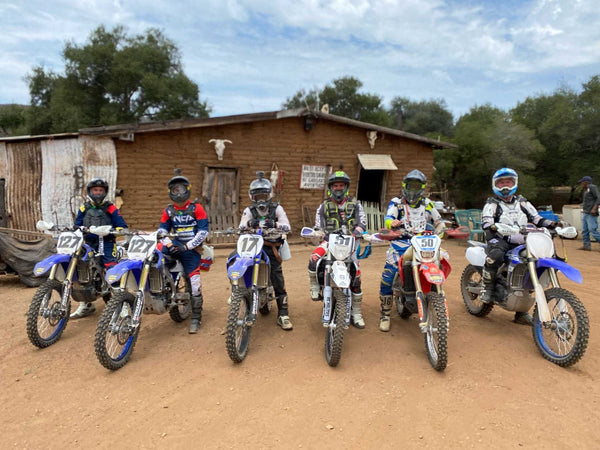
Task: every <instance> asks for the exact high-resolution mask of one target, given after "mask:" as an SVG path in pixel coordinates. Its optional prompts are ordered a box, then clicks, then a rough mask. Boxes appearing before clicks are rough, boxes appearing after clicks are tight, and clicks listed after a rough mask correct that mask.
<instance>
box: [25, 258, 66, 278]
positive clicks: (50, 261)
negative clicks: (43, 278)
mask: <svg viewBox="0 0 600 450" xmlns="http://www.w3.org/2000/svg"><path fill="white" fill-rule="evenodd" d="M70 260H71V255H65V254H64V253H55V254H54V255H50V256H48V257H47V258H46V259H43V260H41V261H40V262H39V263H37V264H36V265H35V267H34V268H33V274H34V275H35V276H36V277H39V276H40V275H43V274H45V273H46V272H48V271H49V270H50V269H52V267H53V266H54V265H56V264H62V263H66V264H68V263H69V261H70Z"/></svg>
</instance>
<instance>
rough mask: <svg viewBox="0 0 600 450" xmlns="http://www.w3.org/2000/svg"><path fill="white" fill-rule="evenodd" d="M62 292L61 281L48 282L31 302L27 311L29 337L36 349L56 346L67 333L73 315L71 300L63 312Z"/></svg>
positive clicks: (39, 289)
mask: <svg viewBox="0 0 600 450" xmlns="http://www.w3.org/2000/svg"><path fill="white" fill-rule="evenodd" d="M62 292H63V285H62V283H61V282H60V281H57V280H46V281H45V282H44V284H42V285H41V286H40V287H39V288H38V289H37V291H36V292H35V294H34V296H33V299H32V300H31V304H30V305H29V310H28V311H27V337H29V340H30V341H31V343H32V344H33V345H35V346H36V347H39V348H46V347H48V346H50V345H52V344H54V343H55V342H57V341H58V340H59V339H60V337H61V336H62V333H63V331H65V327H66V326H67V322H68V321H69V315H70V314H71V299H69V301H68V303H67V308H66V310H63V308H62V307H61V299H62Z"/></svg>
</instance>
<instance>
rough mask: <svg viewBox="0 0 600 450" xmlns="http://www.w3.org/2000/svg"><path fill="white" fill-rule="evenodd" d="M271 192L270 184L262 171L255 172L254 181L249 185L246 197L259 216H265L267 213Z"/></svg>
mask: <svg viewBox="0 0 600 450" xmlns="http://www.w3.org/2000/svg"><path fill="white" fill-rule="evenodd" d="M272 191H273V189H272V187H271V182H270V181H269V180H267V179H266V178H265V173H264V172H262V171H258V172H256V180H254V181H252V183H250V189H248V195H249V196H250V200H252V202H253V203H254V206H256V209H257V210H258V212H259V214H260V215H261V216H265V215H266V214H267V213H268V212H269V200H270V199H271V196H272Z"/></svg>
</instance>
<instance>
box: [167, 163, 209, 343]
mask: <svg viewBox="0 0 600 450" xmlns="http://www.w3.org/2000/svg"><path fill="white" fill-rule="evenodd" d="M167 187H168V188H169V197H170V198H171V200H172V201H173V203H172V204H169V205H168V206H167V207H166V208H165V209H164V210H163V213H162V216H161V218H160V226H159V228H158V231H159V232H163V233H169V232H170V231H171V230H173V232H174V233H177V234H178V237H177V238H175V239H173V240H172V241H170V240H166V239H165V240H164V243H166V250H165V247H163V250H165V253H166V254H168V255H171V256H174V257H176V258H178V259H180V260H181V264H182V265H183V270H184V271H185V274H186V276H187V277H189V279H190V284H191V286H192V298H191V301H192V314H191V316H190V327H189V333H190V334H195V333H197V332H198V329H199V328H200V322H201V321H202V304H203V298H202V280H201V278H200V271H201V270H207V269H206V268H205V267H204V265H203V264H202V263H201V261H200V259H201V257H200V253H201V252H202V242H203V241H204V239H206V237H207V236H208V217H207V216H206V212H205V211H204V208H203V207H202V205H201V204H200V203H197V200H194V201H193V202H192V201H190V200H189V198H190V191H191V188H192V186H191V184H190V180H188V179H187V178H186V177H184V176H182V175H181V174H180V173H179V170H176V171H175V176H174V177H173V178H171V179H170V180H169V182H168V183H167Z"/></svg>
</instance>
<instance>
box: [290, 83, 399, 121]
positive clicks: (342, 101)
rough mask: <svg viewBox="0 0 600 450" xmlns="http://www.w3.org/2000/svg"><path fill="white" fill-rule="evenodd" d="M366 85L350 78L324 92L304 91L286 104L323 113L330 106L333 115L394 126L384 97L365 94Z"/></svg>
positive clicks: (291, 107) (326, 87) (328, 86)
mask: <svg viewBox="0 0 600 450" xmlns="http://www.w3.org/2000/svg"><path fill="white" fill-rule="evenodd" d="M362 86H363V84H362V82H361V81H360V80H358V79H357V78H354V77H350V76H346V77H341V78H338V79H336V80H333V82H332V84H328V85H326V86H325V87H324V88H323V89H321V90H317V89H312V90H310V91H308V92H307V91H305V90H300V91H298V92H297V93H296V94H295V95H294V96H292V97H290V98H288V99H287V100H286V101H285V103H283V105H282V106H283V108H286V109H293V108H302V107H309V108H311V109H314V110H319V109H320V108H321V107H322V106H323V105H325V104H327V105H329V112H330V113H331V114H335V115H337V116H342V117H347V118H349V119H354V120H360V121H362V122H367V123H373V124H376V125H382V126H390V125H391V120H390V117H389V115H388V113H387V111H386V110H385V108H384V107H383V106H382V98H381V97H379V96H378V95H375V94H363V93H360V92H359V90H360V89H361V88H362Z"/></svg>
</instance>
